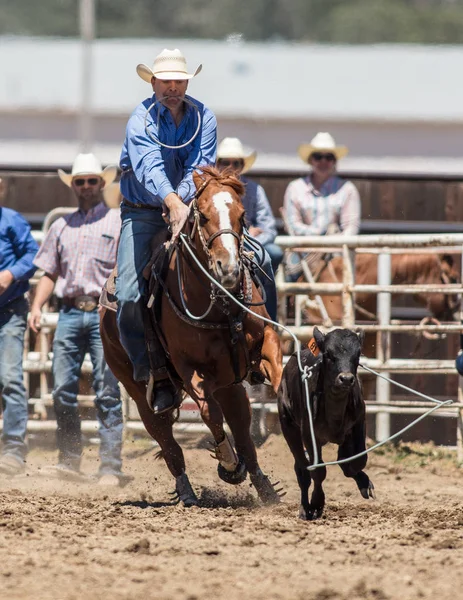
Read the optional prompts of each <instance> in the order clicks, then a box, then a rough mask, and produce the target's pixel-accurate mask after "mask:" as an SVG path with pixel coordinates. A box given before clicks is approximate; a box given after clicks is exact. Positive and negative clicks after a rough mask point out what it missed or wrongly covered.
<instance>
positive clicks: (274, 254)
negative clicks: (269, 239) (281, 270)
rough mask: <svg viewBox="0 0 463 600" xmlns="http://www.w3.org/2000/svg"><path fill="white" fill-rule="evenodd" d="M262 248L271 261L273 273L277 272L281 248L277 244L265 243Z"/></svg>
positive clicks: (281, 256) (281, 255) (280, 259)
mask: <svg viewBox="0 0 463 600" xmlns="http://www.w3.org/2000/svg"><path fill="white" fill-rule="evenodd" d="M264 248H265V249H266V250H267V252H268V253H269V256H270V260H271V261H272V270H273V272H274V273H276V272H277V269H278V267H279V266H280V263H281V261H282V260H283V250H282V249H281V248H280V246H278V244H265V246H264Z"/></svg>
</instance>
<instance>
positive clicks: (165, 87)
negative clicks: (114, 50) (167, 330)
mask: <svg viewBox="0 0 463 600" xmlns="http://www.w3.org/2000/svg"><path fill="white" fill-rule="evenodd" d="M201 68H202V65H200V66H199V67H198V68H197V69H196V71H195V72H194V73H189V72H188V70H187V65H186V60H185V57H184V56H183V54H182V53H181V52H180V51H179V50H177V49H176V50H166V49H165V50H163V51H162V52H161V53H160V54H159V55H158V56H157V57H156V58H155V61H154V65H153V68H152V69H150V68H149V67H147V66H146V65H144V64H139V65H138V66H137V73H138V75H139V76H140V77H141V78H142V79H143V80H144V81H146V82H147V83H150V84H151V86H152V89H153V92H154V95H153V96H151V97H149V98H147V99H146V100H144V101H143V102H142V103H141V104H139V106H137V108H136V109H135V111H134V112H133V113H132V115H131V117H130V119H129V122H128V124H127V130H126V138H125V141H124V145H123V148H122V153H121V160H120V166H121V169H122V176H121V183H120V186H121V193H122V196H123V201H122V205H121V220H122V230H121V237H120V243H119V249H118V256H117V268H118V273H117V279H116V296H117V325H118V329H119V334H120V341H121V343H122V346H123V348H124V349H125V351H126V352H127V355H128V356H129V358H130V360H131V362H132V365H133V379H134V381H136V382H144V381H146V382H147V388H146V398H147V402H148V404H149V406H150V407H151V409H152V410H153V412H154V413H155V414H162V413H165V412H167V411H170V410H171V409H173V408H175V407H176V406H177V404H178V398H177V392H176V388H175V387H174V385H173V383H172V382H171V379H170V378H169V373H168V369H167V368H166V363H167V358H166V355H165V351H164V349H163V347H162V344H161V342H160V340H159V339H158V337H157V336H156V334H155V332H154V331H153V330H152V329H150V326H149V319H147V317H146V308H145V305H146V287H147V282H146V280H145V278H144V276H143V271H144V269H145V267H146V265H147V263H148V262H149V259H150V257H151V253H152V240H153V238H155V237H157V236H158V235H159V234H161V233H162V232H164V234H165V233H166V230H167V228H169V230H170V231H171V234H172V236H171V243H173V242H175V241H176V240H177V238H178V237H179V234H180V232H181V231H182V229H183V228H184V226H185V223H186V221H187V219H188V216H189V213H190V209H189V207H188V204H189V203H190V201H191V200H192V198H193V197H194V196H195V193H196V188H195V185H194V183H193V172H194V171H195V169H198V168H199V170H200V167H206V166H211V165H214V163H215V159H216V148H217V122H216V118H215V116H214V114H213V113H212V111H211V110H209V109H208V108H207V107H206V106H204V104H202V103H201V102H200V101H198V100H196V99H194V98H192V97H190V96H187V95H186V90H187V87H188V82H189V80H190V79H192V78H193V77H195V76H196V75H197V74H198V73H199V72H200V71H201ZM164 239H165V238H164ZM260 267H261V270H262V271H264V273H266V276H265V278H264V279H263V281H262V283H263V287H264V290H265V288H266V287H267V288H268V289H270V290H271V289H272V286H273V287H274V285H275V284H274V281H273V273H272V270H271V263H270V258H269V256H268V255H267V254H266V253H265V254H264V260H263V262H262V264H261V265H260ZM157 293H160V292H159V290H158V292H157ZM268 295H269V296H270V294H268ZM147 324H148V327H147ZM146 338H148V341H149V344H148V346H149V352H148V350H147V344H146Z"/></svg>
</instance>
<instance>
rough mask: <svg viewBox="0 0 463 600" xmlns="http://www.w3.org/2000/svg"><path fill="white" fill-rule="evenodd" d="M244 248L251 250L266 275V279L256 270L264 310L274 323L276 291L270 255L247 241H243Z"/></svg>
mask: <svg viewBox="0 0 463 600" xmlns="http://www.w3.org/2000/svg"><path fill="white" fill-rule="evenodd" d="M251 239H252V238H251ZM244 248H245V250H248V251H249V250H252V251H253V252H254V253H255V260H256V262H257V264H258V265H259V266H260V267H261V269H262V270H263V271H264V273H265V274H266V275H267V277H266V276H265V275H264V274H263V273H259V270H257V275H258V277H259V280H260V282H261V283H262V287H263V288H264V292H265V295H266V301H265V308H266V309H267V312H268V314H269V316H270V318H271V319H272V321H276V319H277V290H276V286H275V277H274V275H273V269H272V261H271V259H270V255H269V253H268V252H267V249H266V248H265V247H264V248H263V247H262V246H260V245H259V244H253V243H252V242H249V241H248V240H247V239H245V240H244ZM262 248H263V249H262Z"/></svg>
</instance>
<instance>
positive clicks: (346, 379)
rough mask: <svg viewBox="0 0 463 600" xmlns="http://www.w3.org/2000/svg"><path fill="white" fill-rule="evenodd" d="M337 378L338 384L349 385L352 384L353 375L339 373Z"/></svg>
mask: <svg viewBox="0 0 463 600" xmlns="http://www.w3.org/2000/svg"><path fill="white" fill-rule="evenodd" d="M337 380H338V382H339V384H340V385H344V386H346V387H350V386H351V385H353V384H354V375H353V374H352V373H339V375H338V376H337Z"/></svg>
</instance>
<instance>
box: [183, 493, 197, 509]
mask: <svg viewBox="0 0 463 600" xmlns="http://www.w3.org/2000/svg"><path fill="white" fill-rule="evenodd" d="M182 503H183V506H184V507H185V508H191V507H192V506H199V500H198V498H197V497H196V496H194V497H193V498H185V500H182Z"/></svg>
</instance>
